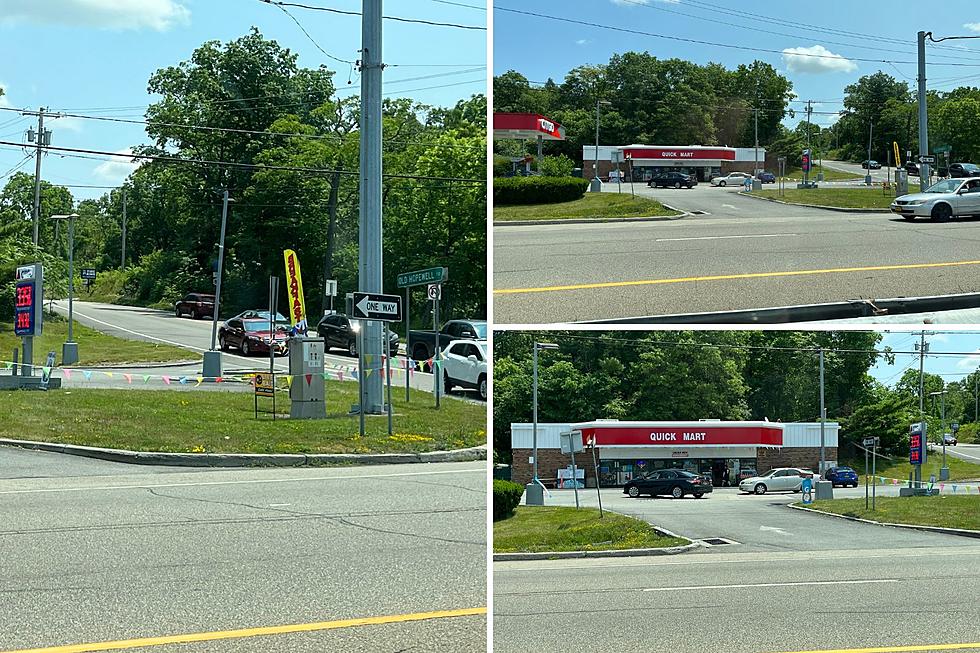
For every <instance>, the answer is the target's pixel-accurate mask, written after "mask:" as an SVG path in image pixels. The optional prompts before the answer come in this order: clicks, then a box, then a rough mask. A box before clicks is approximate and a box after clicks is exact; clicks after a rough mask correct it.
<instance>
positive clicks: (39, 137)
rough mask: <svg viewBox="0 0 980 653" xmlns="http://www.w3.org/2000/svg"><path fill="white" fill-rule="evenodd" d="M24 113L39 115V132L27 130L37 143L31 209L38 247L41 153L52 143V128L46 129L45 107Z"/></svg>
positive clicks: (34, 240)
mask: <svg viewBox="0 0 980 653" xmlns="http://www.w3.org/2000/svg"><path fill="white" fill-rule="evenodd" d="M22 115H25V116H37V134H33V133H32V131H33V130H31V131H28V132H27V142H28V143H37V150H36V152H35V154H34V158H35V161H34V205H33V208H32V209H31V219H32V220H33V222H34V236H33V239H32V242H33V243H34V246H35V247H37V241H38V226H39V224H40V220H41V154H42V153H43V151H44V146H45V145H51V130H50V129H49V130H48V131H44V107H40V108H39V109H38V110H37V111H24V112H23V114H22Z"/></svg>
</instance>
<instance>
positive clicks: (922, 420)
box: [914, 168, 929, 487]
mask: <svg viewBox="0 0 980 653" xmlns="http://www.w3.org/2000/svg"><path fill="white" fill-rule="evenodd" d="M920 169H921V168H920ZM928 350H929V347H928V346H927V345H926V332H925V331H923V332H922V333H921V341H920V343H919V428H920V429H921V433H922V438H923V439H925V437H926V417H925V412H924V407H925V396H924V395H923V394H922V388H923V370H924V368H925V358H926V352H927V351H928ZM914 467H915V487H919V486H920V485H921V484H922V465H914Z"/></svg>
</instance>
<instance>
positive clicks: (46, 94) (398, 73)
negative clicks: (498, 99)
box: [0, 0, 487, 199]
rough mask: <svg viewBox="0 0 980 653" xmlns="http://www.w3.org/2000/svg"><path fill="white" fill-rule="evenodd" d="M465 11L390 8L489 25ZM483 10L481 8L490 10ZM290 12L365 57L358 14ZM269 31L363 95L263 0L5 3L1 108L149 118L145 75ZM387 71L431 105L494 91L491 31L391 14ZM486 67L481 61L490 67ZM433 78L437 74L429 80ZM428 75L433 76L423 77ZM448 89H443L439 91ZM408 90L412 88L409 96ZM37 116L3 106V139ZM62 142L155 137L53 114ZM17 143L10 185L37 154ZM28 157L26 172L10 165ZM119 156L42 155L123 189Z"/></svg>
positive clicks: (341, 49) (1, 3) (412, 3)
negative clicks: (203, 49) (208, 44)
mask: <svg viewBox="0 0 980 653" xmlns="http://www.w3.org/2000/svg"><path fill="white" fill-rule="evenodd" d="M301 4H307V5H316V6H321V7H330V8H335V9H341V10H345V11H360V9H361V2H359V1H358V0H308V1H304V2H302V3H301ZM463 4H469V5H474V6H476V7H477V8H476V9H474V8H469V7H461V6H457V5H455V4H452V3H446V2H442V1H440V0H389V1H388V2H386V3H385V7H384V13H385V15H388V16H400V17H410V18H419V19H426V20H432V21H439V22H450V23H459V24H464V25H480V26H485V25H486V20H487V12H486V9H485V8H486V0H465V2H464V3H463ZM480 7H482V9H481V8H480ZM289 11H290V13H292V15H293V16H295V17H296V19H297V20H298V21H299V22H300V23H301V24H302V25H303V27H304V28H305V29H306V30H307V31H308V32H309V33H310V35H311V36H312V37H313V38H314V39H316V41H317V42H318V43H319V44H320V46H321V47H322V48H323V49H324V50H325V51H326V52H327V53H329V54H330V55H332V56H335V57H337V58H339V59H344V60H355V59H357V58H358V53H357V51H358V49H359V48H360V34H361V32H360V17H359V16H346V15H338V14H334V13H328V12H321V11H310V10H306V9H301V8H289ZM253 25H254V26H256V27H258V28H259V29H260V31H261V32H262V33H263V35H264V36H266V38H271V39H274V40H276V41H278V42H279V44H280V45H282V46H284V47H287V48H289V49H290V50H292V51H293V52H296V53H298V55H299V65H300V66H305V67H309V68H316V67H319V66H320V65H321V64H325V65H326V66H327V67H328V68H329V69H331V70H335V71H336V73H337V75H336V77H335V83H336V85H337V87H338V89H340V90H339V93H341V94H345V95H350V94H353V95H356V94H358V93H359V85H358V83H357V79H358V78H357V76H356V75H357V73H356V71H354V73H353V75H354V77H353V82H354V83H353V84H350V85H348V84H347V80H348V78H349V77H350V76H351V67H350V65H348V64H345V63H339V62H337V61H334V60H332V59H330V58H329V57H328V56H327V55H325V54H323V53H322V52H321V51H320V50H318V49H317V47H316V46H315V45H314V44H313V43H311V42H310V40H309V38H307V36H305V35H304V34H303V32H302V31H301V30H300V28H299V27H298V26H297V25H296V23H294V22H293V21H292V20H291V19H290V18H289V17H288V16H287V15H286V14H284V13H283V12H282V11H281V10H280V9H278V8H277V7H275V6H271V5H269V4H266V3H264V2H261V1H260V0H32V1H30V2H25V0H0V62H3V63H2V64H0V87H2V88H3V89H4V90H5V92H6V93H5V95H3V96H2V97H0V107H7V108H29V109H31V110H34V111H36V110H37V109H38V108H39V107H42V106H43V107H45V108H46V109H49V110H52V111H72V112H75V113H80V114H85V115H99V116H112V117H120V118H128V119H137V120H141V119H143V114H144V111H145V109H146V105H147V104H149V103H150V102H152V101H154V99H158V98H154V97H152V96H150V95H149V94H148V93H147V91H146V87H147V81H148V79H149V77H150V75H151V74H152V73H154V72H155V71H156V70H158V69H160V68H164V67H167V66H172V65H176V64H178V63H179V62H181V61H185V60H187V59H189V58H190V56H191V54H192V52H193V51H194V49H195V48H197V47H198V46H200V45H201V44H202V43H204V42H205V41H208V40H220V41H222V42H227V41H230V40H234V39H236V38H238V37H240V36H243V35H245V34H246V33H248V31H249V29H250V28H251V27H252V26H253ZM383 25H384V26H383V29H384V36H383V38H384V45H383V48H384V49H383V52H384V61H385V63H386V64H389V65H391V66H392V67H390V68H388V69H387V70H386V71H385V73H384V79H385V89H384V90H385V93H386V95H388V96H391V95H395V96H400V97H412V98H413V99H415V100H417V101H419V102H423V103H425V104H431V105H437V106H452V105H454V104H456V102H457V101H458V100H460V99H464V98H468V97H470V96H471V95H473V94H475V93H486V74H487V71H486V59H487V41H486V40H487V32H486V31H479V30H464V29H456V28H447V27H436V26H430V25H420V24H409V23H404V22H395V21H390V20H386V21H384V24H383ZM481 67H482V68H481ZM430 76H431V77H430ZM420 77H425V79H418V78H420ZM433 87H438V88H433ZM399 91H401V92H403V93H404V94H402V93H399ZM36 120H37V119H36V118H28V117H24V116H21V115H20V114H19V113H17V112H13V111H2V110H0V141H13V142H24V141H26V136H25V132H26V130H27V128H28V127H29V126H30V125H31V123H33V124H34V127H35V129H36V127H37V122H36ZM45 127H47V128H49V129H51V130H52V132H53V135H52V142H51V144H52V145H54V146H63V147H76V148H84V149H91V150H100V151H110V152H123V151H127V149H128V148H130V147H132V146H134V145H139V144H144V143H149V140H148V138H147V137H146V134H145V132H144V131H143V127H142V126H140V125H130V124H123V123H110V122H100V121H94V120H86V119H80V118H59V119H55V120H47V119H46V124H45ZM26 155H27V152H26V151H24V150H22V149H21V148H19V147H9V146H0V185H2V184H5V183H6V182H7V180H8V179H9V175H5V174H4V173H8V172H9V173H10V174H13V172H16V171H17V170H23V171H25V172H28V173H30V174H33V172H34V161H33V158H31V159H29V160H25V156H26ZM18 164H21V167H20V168H17V169H16V170H12V169H13V168H14V167H15V166H17V165H18ZM133 167H134V166H133V165H131V164H130V163H128V162H127V161H126V160H123V159H119V160H116V161H114V162H105V161H95V160H90V159H78V158H67V157H59V156H58V155H56V154H54V153H52V154H48V155H46V156H44V158H43V160H42V177H43V178H44V179H45V180H47V181H50V182H52V183H56V184H82V185H99V186H117V185H119V184H120V183H121V182H122V181H123V179H125V177H126V176H127V175H128V174H129V173H130V172H131V171H132V170H133ZM71 191H72V193H73V195H74V196H75V197H76V198H77V199H85V198H89V197H98V196H100V195H101V194H102V193H104V192H106V191H105V190H103V189H85V188H72V189H71Z"/></svg>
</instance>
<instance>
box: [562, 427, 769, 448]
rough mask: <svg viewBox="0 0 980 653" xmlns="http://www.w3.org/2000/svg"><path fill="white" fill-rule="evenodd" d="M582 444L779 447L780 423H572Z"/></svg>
mask: <svg viewBox="0 0 980 653" xmlns="http://www.w3.org/2000/svg"><path fill="white" fill-rule="evenodd" d="M573 428H575V429H577V430H580V431H582V439H583V441H585V442H589V443H591V442H595V443H596V444H597V445H598V446H600V447H638V446H639V447H642V446H648V447H650V446H652V447H684V448H688V447H698V446H731V445H742V446H746V445H747V446H757V447H781V446H782V445H783V427H782V425H781V424H771V423H768V422H766V423H763V422H728V423H717V422H660V423H656V422H647V423H643V422H620V423H618V424H605V423H590V424H576V425H574V427H573Z"/></svg>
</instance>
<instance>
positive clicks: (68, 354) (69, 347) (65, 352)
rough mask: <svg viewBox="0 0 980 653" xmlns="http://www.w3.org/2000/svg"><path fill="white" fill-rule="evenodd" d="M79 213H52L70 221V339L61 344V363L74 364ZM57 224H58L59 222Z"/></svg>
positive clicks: (75, 357) (57, 218)
mask: <svg viewBox="0 0 980 653" xmlns="http://www.w3.org/2000/svg"><path fill="white" fill-rule="evenodd" d="M77 217H78V214H77V213H69V214H68V215H52V216H51V218H50V219H51V220H67V221H68V340H67V341H65V343H64V344H63V345H61V364H62V365H74V364H75V363H77V362H78V343H77V342H75V329H74V325H75V321H74V315H75V312H74V308H75V307H74V304H73V301H72V300H73V299H74V295H75V218H77ZM55 224H58V223H57V222H56V223H55Z"/></svg>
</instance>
